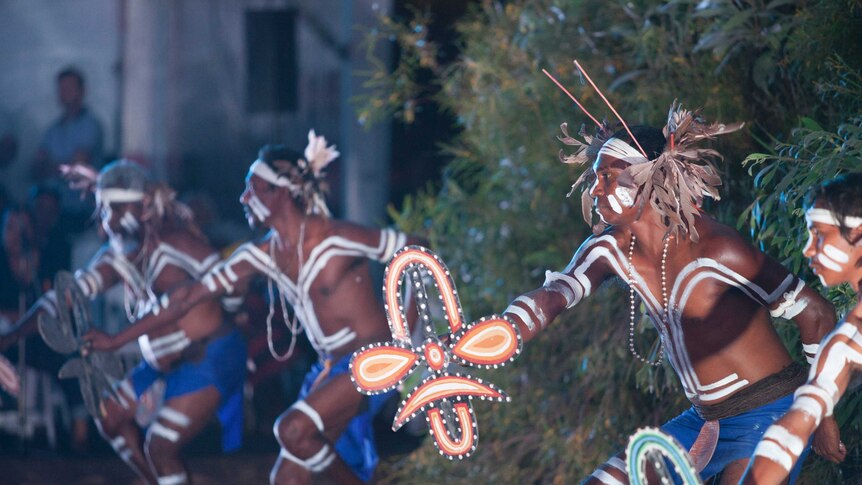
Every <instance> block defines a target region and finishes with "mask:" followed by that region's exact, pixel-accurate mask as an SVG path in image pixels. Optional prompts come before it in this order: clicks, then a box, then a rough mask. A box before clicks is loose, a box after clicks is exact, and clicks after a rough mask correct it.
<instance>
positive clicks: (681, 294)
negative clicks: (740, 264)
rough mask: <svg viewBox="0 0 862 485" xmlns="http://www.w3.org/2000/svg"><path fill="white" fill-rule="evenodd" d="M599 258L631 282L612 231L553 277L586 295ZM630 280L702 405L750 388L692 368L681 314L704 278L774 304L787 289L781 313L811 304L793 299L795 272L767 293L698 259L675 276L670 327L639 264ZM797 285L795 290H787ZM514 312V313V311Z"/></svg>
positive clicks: (733, 375)
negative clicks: (707, 378)
mask: <svg viewBox="0 0 862 485" xmlns="http://www.w3.org/2000/svg"><path fill="white" fill-rule="evenodd" d="M599 258H604V259H605V260H606V261H607V262H608V264H609V265H610V267H611V269H612V271H614V272H615V273H616V274H617V276H619V277H620V278H622V279H623V280H625V281H628V280H629V274H628V273H629V272H628V260H627V258H626V256H625V255H624V254H623V252H622V251H621V250H620V248H619V246H618V245H617V242H616V239H615V238H614V237H613V236H611V235H604V236H600V237H597V238H592V239H590V240H588V241H587V242H586V243H584V245H582V246H581V248H579V249H578V251H577V253H576V254H575V256H574V258H573V259H572V261H571V262H570V263H569V265H568V266H567V267H566V269H565V270H564V271H563V272H562V273H560V274H561V275H564V276H568V277H569V279H565V280H562V278H555V280H562V281H565V283H566V284H567V286H569V287H571V288H574V289H580V288H583V289H584V295H588V294H589V291H590V282H589V280H588V278H587V277H586V271H587V270H588V269H589V268H590V266H591V265H592V264H593V263H594V262H596V261H597V260H598V259H599ZM631 279H632V281H633V282H634V287H635V290H636V291H637V292H638V294H639V295H640V296H641V298H642V299H643V301H644V305H645V306H646V308H647V311H648V313H649V314H650V316H651V318H652V320H653V323H654V324H655V325H656V328H658V329H659V332H660V333H661V334H662V337H663V338H664V339H665V341H666V342H668V343H669V352H668V357H669V360H670V361H671V364H672V365H673V367H674V369H675V370H676V371H677V374H678V375H679V377H680V381H681V382H682V385H683V388H684V390H685V392H686V395H687V396H688V397H689V399H694V398H697V399H698V400H699V401H700V402H703V403H708V402H710V401H715V400H719V399H722V398H724V397H726V396H729V395H731V394H733V393H734V392H736V391H738V390H739V389H742V388H744V387H745V386H747V385H748V384H749V381H748V380H746V379H741V378H739V376H738V374H736V373H731V374H730V375H728V376H726V377H724V378H722V379H719V380H718V381H716V382H714V383H711V384H701V383H700V380H699V378H698V376H697V375H696V373H695V371H694V366H693V364H692V362H691V359H690V357H689V355H688V352H687V349H686V346H685V338H684V334H683V327H682V322H681V318H682V314H683V313H684V310H685V307H686V305H687V303H688V300H689V298H690V297H691V295H692V292H693V291H694V289H695V287H696V286H697V285H698V284H699V283H700V282H701V281H703V280H705V279H712V280H717V281H719V282H721V283H724V284H726V285H728V286H730V287H733V288H737V289H739V290H740V291H742V292H743V293H744V294H745V295H747V296H748V297H749V298H752V299H753V300H754V301H756V302H758V303H759V304H761V305H765V306H770V305H773V304H774V303H776V302H777V301H779V299H780V298H781V297H782V295H784V296H785V300H788V295H785V293H789V294H790V298H789V299H790V300H791V301H792V303H790V304H789V305H787V306H786V308H785V309H784V311H783V313H784V314H785V315H792V316H795V315H797V314H798V313H799V312H801V311H802V310H803V309H804V308H805V306H806V305H807V302H805V301H801V302H800V301H797V300H796V298H795V297H796V295H798V293H799V292H800V291H801V290H802V289H803V288H804V286H803V283H802V282H801V281H799V280H797V279H796V278H795V277H794V276H793V275H787V276H786V277H785V278H784V280H783V281H782V282H781V283H780V284H778V285H777V287H776V288H775V289H772V290H771V291H767V290H765V289H764V288H762V287H760V286H759V285H757V284H755V283H754V282H752V281H750V280H749V279H747V278H746V277H744V276H742V275H741V274H739V273H737V272H736V271H734V270H732V269H730V268H729V267H727V266H725V265H723V264H721V263H719V262H717V261H715V260H713V259H708V258H699V259H697V260H695V261H692V262H691V263H689V264H688V265H686V266H685V267H684V268H683V269H682V270H681V271H680V272H679V274H678V275H677V277H676V281H675V283H674V287H673V289H672V291H671V295H670V298H669V305H670V307H671V308H672V309H673V311H671V312H670V315H669V318H668V322H667V324H668V326H667V328H665V327H664V325H662V322H661V320H662V319H661V318H660V317H659V316H660V315H661V314H662V313H663V311H664V309H663V307H664V305H661V304H659V302H658V299H657V298H656V297H655V295H653V294H652V292H651V291H650V289H649V287H648V286H647V285H646V283H645V281H644V280H643V278H642V277H641V276H640V274H639V273H638V272H637V269H636V268H633V269H632V274H631ZM573 280H576V281H578V282H579V283H582V285H573V284H572V281H573ZM794 281H796V283H794ZM546 284H547V278H546ZM794 284H795V288H794V289H792V290H791V291H789V292H788V290H789V289H790V288H791V287H792V286H793V285H794ZM564 296H565V295H564ZM512 313H516V312H515V311H512ZM704 391H712V392H704Z"/></svg>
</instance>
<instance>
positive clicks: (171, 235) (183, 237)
mask: <svg viewBox="0 0 862 485" xmlns="http://www.w3.org/2000/svg"><path fill="white" fill-rule="evenodd" d="M159 239H160V240H161V242H163V243H165V244H168V245H170V246H171V247H173V248H174V249H176V250H178V251H181V252H183V253H186V254H189V255H192V256H207V255H210V254H212V253H214V252H215V249H214V248H213V247H212V246H211V245H210V244H209V242H207V240H206V239H204V238H202V237H200V236H198V235H196V234H194V233H192V232H191V231H188V230H185V229H173V230H167V231H162V232H161V233H160V234H159Z"/></svg>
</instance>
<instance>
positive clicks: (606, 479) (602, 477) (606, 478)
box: [593, 469, 624, 485]
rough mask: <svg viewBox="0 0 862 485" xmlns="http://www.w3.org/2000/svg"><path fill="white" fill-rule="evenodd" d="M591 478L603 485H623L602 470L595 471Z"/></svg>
mask: <svg viewBox="0 0 862 485" xmlns="http://www.w3.org/2000/svg"><path fill="white" fill-rule="evenodd" d="M593 478H595V479H596V480H598V481H599V482H601V483H604V484H605V485H624V484H623V482H621V481H619V480H617V479H616V478H614V476H613V475H611V474H610V473H608V472H606V471H604V470H602V469H598V470H596V471H595V472H594V473H593Z"/></svg>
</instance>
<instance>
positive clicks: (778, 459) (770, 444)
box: [754, 440, 793, 472]
mask: <svg viewBox="0 0 862 485" xmlns="http://www.w3.org/2000/svg"><path fill="white" fill-rule="evenodd" d="M754 456H762V457H764V458H766V459H769V460H772V461H774V462H775V463H778V465H779V466H781V468H784V470H786V471H788V472H789V471H790V469H791V468H793V457H792V456H790V454H789V453H788V452H787V451H785V450H784V448H782V447H780V446H778V444H777V443H775V442H774V441H766V440H764V441H761V442H760V443H758V445H757V448H755V449H754Z"/></svg>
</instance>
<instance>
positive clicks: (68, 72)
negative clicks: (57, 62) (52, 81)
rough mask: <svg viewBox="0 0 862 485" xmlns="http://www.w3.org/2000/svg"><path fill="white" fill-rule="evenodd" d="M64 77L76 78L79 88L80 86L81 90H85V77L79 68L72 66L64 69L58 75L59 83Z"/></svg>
mask: <svg viewBox="0 0 862 485" xmlns="http://www.w3.org/2000/svg"><path fill="white" fill-rule="evenodd" d="M64 77H73V78H75V79H76V80H77V81H78V86H80V87H81V89H84V75H83V74H82V73H81V71H79V70H78V68H76V67H72V66H69V67H66V68H63V70H62V71H60V73H59V74H57V82H60V80H61V79H63V78H64Z"/></svg>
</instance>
